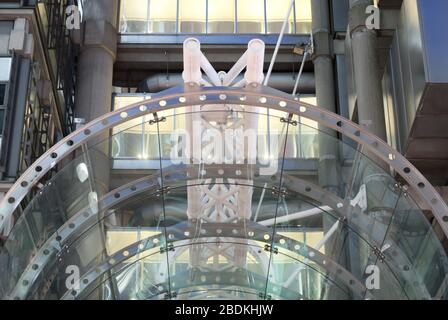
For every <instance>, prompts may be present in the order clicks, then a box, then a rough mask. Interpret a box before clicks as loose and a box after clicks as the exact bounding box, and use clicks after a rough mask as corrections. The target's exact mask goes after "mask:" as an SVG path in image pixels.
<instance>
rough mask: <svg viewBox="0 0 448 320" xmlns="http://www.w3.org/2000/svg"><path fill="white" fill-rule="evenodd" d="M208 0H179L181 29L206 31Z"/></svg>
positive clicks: (197, 31) (191, 31) (194, 31)
mask: <svg viewBox="0 0 448 320" xmlns="http://www.w3.org/2000/svg"><path fill="white" fill-rule="evenodd" d="M205 16H206V0H179V31H180V32H181V33H205V31H206V30H205V19H206V18H205Z"/></svg>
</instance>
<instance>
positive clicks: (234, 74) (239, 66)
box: [222, 51, 247, 86]
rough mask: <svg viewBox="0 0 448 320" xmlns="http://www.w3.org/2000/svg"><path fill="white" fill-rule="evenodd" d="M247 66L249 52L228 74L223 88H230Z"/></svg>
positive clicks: (223, 82)
mask: <svg viewBox="0 0 448 320" xmlns="http://www.w3.org/2000/svg"><path fill="white" fill-rule="evenodd" d="M246 66H247V51H246V52H245V53H244V54H243V55H242V56H241V58H239V59H238V61H237V62H236V63H235V65H234V66H233V67H232V68H231V69H230V70H229V72H227V74H226V75H225V76H224V79H223V80H222V84H223V86H230V85H231V84H232V82H233V81H234V80H235V79H236V77H238V75H239V74H240V73H241V72H242V71H243V70H244V68H246Z"/></svg>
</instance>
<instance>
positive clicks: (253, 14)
mask: <svg viewBox="0 0 448 320" xmlns="http://www.w3.org/2000/svg"><path fill="white" fill-rule="evenodd" d="M237 4H238V7H237V21H238V33H265V12H264V0H238V2H237Z"/></svg>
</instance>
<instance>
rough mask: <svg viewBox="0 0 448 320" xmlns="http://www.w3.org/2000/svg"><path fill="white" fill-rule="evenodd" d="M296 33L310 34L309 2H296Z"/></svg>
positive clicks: (307, 0)
mask: <svg viewBox="0 0 448 320" xmlns="http://www.w3.org/2000/svg"><path fill="white" fill-rule="evenodd" d="M295 7H296V33H310V32H311V20H312V14H311V0H296V6H295Z"/></svg>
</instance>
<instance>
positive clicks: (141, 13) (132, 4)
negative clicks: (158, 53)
mask: <svg viewBox="0 0 448 320" xmlns="http://www.w3.org/2000/svg"><path fill="white" fill-rule="evenodd" d="M151 2H152V1H151ZM148 4H149V1H148V0H122V1H121V11H120V14H121V21H120V22H121V25H120V32H124V33H147V32H148V31H149V30H148V20H149V10H148V9H149V8H148Z"/></svg>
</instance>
